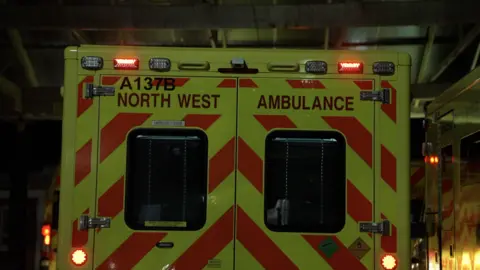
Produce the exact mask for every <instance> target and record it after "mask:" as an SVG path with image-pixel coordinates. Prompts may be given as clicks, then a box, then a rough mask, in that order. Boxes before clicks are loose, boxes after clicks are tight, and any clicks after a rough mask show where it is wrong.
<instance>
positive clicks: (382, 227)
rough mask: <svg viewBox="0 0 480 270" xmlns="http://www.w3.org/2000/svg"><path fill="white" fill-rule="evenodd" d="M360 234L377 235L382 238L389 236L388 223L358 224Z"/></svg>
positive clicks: (385, 221) (383, 221) (386, 221)
mask: <svg viewBox="0 0 480 270" xmlns="http://www.w3.org/2000/svg"><path fill="white" fill-rule="evenodd" d="M360 232H366V233H378V234H381V235H383V236H390V221H388V220H382V222H360Z"/></svg>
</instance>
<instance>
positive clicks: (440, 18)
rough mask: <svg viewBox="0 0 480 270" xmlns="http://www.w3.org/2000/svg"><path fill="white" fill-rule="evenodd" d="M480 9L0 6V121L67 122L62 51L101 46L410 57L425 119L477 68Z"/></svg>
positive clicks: (262, 3) (227, 0) (437, 5)
mask: <svg viewBox="0 0 480 270" xmlns="http://www.w3.org/2000/svg"><path fill="white" fill-rule="evenodd" d="M478 10H480V1H478V0H406V1H405V0H404V1H402V0H384V1H380V0H364V1H362V0H317V1H313V0H255V1H253V0H250V1H246V0H222V1H220V0H219V1H213V0H212V1H209V0H170V1H169V0H136V1H134V0H16V1H15V0H0V57H1V58H0V59H2V61H0V116H3V117H4V118H5V117H6V118H8V117H7V116H9V117H10V116H12V112H13V111H22V112H23V113H24V114H26V117H29V118H32V119H60V117H61V97H60V95H59V89H60V86H61V85H62V84H63V49H64V48H65V47H66V46H69V45H78V44H104V45H142V46H181V47H189V46H191V47H212V48H226V47H235V48H239V47H250V48H260V47H261V48H272V49H274V48H292V49H305V48H308V49H318V50H339V49H344V50H389V51H402V52H408V53H409V54H410V55H411V57H412V63H413V66H412V74H411V83H412V93H413V96H414V100H413V102H412V117H422V116H423V104H424V102H425V101H428V100H431V99H432V98H433V97H435V96H436V95H438V94H439V93H441V92H442V91H444V90H445V89H447V88H448V87H449V86H450V85H451V83H453V82H455V81H457V80H458V79H459V78H461V77H463V76H464V75H466V74H467V73H468V72H469V71H470V70H472V69H473V68H474V67H475V66H476V65H477V59H478V55H479V53H480V50H479V49H480V47H479V46H478V44H479V43H478V42H479V35H480V17H478ZM477 48H479V49H477Z"/></svg>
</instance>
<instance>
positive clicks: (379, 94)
mask: <svg viewBox="0 0 480 270" xmlns="http://www.w3.org/2000/svg"><path fill="white" fill-rule="evenodd" d="M360 100H367V101H381V102H382V103H383V104H390V89H387V88H385V89H383V90H379V91H360Z"/></svg>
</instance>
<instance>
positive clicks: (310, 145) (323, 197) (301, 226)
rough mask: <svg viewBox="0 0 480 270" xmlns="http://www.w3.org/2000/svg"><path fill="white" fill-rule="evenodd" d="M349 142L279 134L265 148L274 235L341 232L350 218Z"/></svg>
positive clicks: (330, 134)
mask: <svg viewBox="0 0 480 270" xmlns="http://www.w3.org/2000/svg"><path fill="white" fill-rule="evenodd" d="M345 155H346V146H345V138H344V137H343V136H342V135H341V134H340V133H338V132H334V131H274V132H272V133H270V134H269V135H268V136H267V138H266V146H265V202H264V207H265V214H264V219H265V224H266V226H267V227H268V228H269V229H270V230H272V231H282V232H318V233H336V232H339V231H341V230H342V229H343V227H344V225H345V219H346V210H345V200H346V173H345V171H346V164H345V162H346V161H345Z"/></svg>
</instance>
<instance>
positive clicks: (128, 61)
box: [113, 58, 140, 70]
mask: <svg viewBox="0 0 480 270" xmlns="http://www.w3.org/2000/svg"><path fill="white" fill-rule="evenodd" d="M139 64H140V61H138V59H136V58H115V59H113V68H115V69H130V70H132V69H138V68H139V66H140V65H139Z"/></svg>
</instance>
